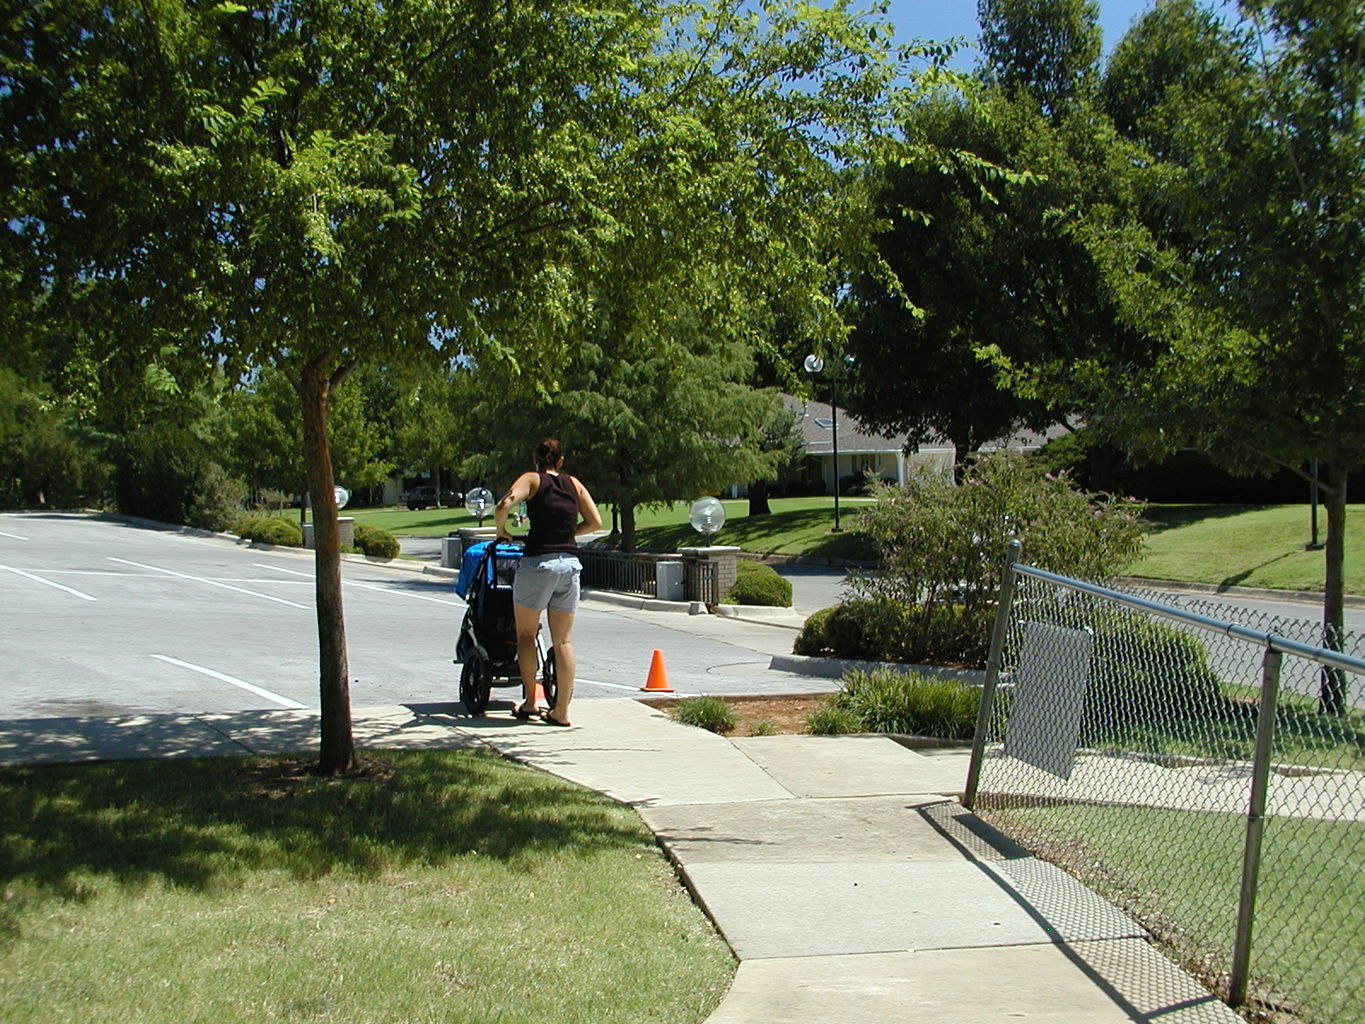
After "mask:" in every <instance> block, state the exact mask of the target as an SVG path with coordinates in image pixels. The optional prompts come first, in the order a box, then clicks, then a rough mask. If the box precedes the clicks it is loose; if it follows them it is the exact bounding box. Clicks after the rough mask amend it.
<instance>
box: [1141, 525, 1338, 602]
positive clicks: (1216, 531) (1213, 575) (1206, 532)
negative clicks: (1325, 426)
mask: <svg viewBox="0 0 1365 1024" xmlns="http://www.w3.org/2000/svg"><path fill="white" fill-rule="evenodd" d="M1148 518H1149V519H1150V520H1152V522H1153V525H1154V529H1153V531H1152V533H1151V534H1150V535H1149V536H1148V538H1147V545H1146V548H1147V549H1146V552H1145V554H1144V555H1143V557H1142V558H1141V559H1139V560H1138V561H1137V562H1136V563H1134V565H1133V566H1132V567H1131V568H1130V570H1129V572H1130V573H1131V574H1132V575H1135V576H1143V577H1147V578H1150V579H1163V580H1182V581H1188V582H1195V583H1213V584H1218V585H1223V586H1244V587H1267V588H1270V589H1275V590H1321V589H1322V588H1323V585H1324V583H1325V577H1326V572H1325V568H1324V560H1323V553H1322V552H1321V551H1309V550H1306V545H1307V544H1308V541H1309V539H1310V536H1311V533H1310V523H1309V510H1308V508H1307V507H1306V506H1304V505H1272V506H1268V507H1248V506H1243V505H1157V506H1153V507H1152V508H1151V509H1150V510H1149V511H1148ZM1326 529H1327V524H1326V518H1325V514H1324V513H1323V511H1322V510H1321V509H1319V511H1318V539H1319V541H1321V540H1322V538H1323V537H1324V536H1325V534H1326ZM1345 574H1346V592H1347V593H1350V594H1365V505H1349V506H1347V517H1346V555H1345Z"/></svg>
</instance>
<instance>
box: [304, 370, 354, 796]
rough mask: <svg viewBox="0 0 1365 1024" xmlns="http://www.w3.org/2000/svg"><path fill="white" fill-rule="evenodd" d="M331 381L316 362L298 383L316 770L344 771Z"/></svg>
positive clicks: (345, 697) (347, 702) (346, 733)
mask: <svg viewBox="0 0 1365 1024" xmlns="http://www.w3.org/2000/svg"><path fill="white" fill-rule="evenodd" d="M330 392H331V383H330V381H329V380H328V379H327V377H326V376H324V375H323V373H322V371H321V370H320V369H319V368H318V367H317V366H315V365H311V364H310V365H309V366H307V367H306V368H305V369H304V371H303V374H302V376H301V379H300V382H299V397H300V399H302V404H303V459H304V465H305V467H306V468H307V471H308V493H309V495H310V496H311V497H312V499H313V547H314V552H313V554H314V567H315V568H314V574H315V577H316V588H315V589H316V603H317V619H318V662H319V664H318V669H319V679H318V692H319V697H320V702H321V710H322V745H321V752H320V756H319V759H318V771H320V772H321V773H322V774H324V775H335V774H337V773H338V772H344V771H346V770H348V769H349V768H351V767H352V765H353V764H354V763H355V744H354V740H353V738H352V735H351V688H350V670H349V667H348V666H347V663H346V623H345V620H344V618H343V616H342V610H341V548H340V546H339V544H338V542H337V540H338V539H337V502H336V492H335V491H334V490H333V482H332V455H331V451H330V449H329V448H328V444H327V400H328V397H329V395H330Z"/></svg>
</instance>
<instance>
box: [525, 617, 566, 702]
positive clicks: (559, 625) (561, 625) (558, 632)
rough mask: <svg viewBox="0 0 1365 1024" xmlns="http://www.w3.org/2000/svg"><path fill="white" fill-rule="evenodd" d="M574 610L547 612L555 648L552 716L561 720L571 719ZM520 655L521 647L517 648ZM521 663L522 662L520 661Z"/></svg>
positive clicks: (551, 639)
mask: <svg viewBox="0 0 1365 1024" xmlns="http://www.w3.org/2000/svg"><path fill="white" fill-rule="evenodd" d="M573 615H574V613H573V612H557V611H555V610H554V609H553V608H551V609H549V610H548V611H546V613H545V618H546V620H547V621H548V622H549V624H550V643H551V644H553V645H554V649H555V685H556V687H557V692H556V694H555V706H554V707H553V708H551V709H550V717H551V718H554V719H556V720H557V721H560V722H568V720H569V701H570V700H571V699H572V698H573V677H574V670H575V668H576V667H577V666H576V664H575V662H574V654H573V635H572V634H573ZM517 653H518V656H520V653H521V648H520V647H518V648H517ZM518 664H520V662H518Z"/></svg>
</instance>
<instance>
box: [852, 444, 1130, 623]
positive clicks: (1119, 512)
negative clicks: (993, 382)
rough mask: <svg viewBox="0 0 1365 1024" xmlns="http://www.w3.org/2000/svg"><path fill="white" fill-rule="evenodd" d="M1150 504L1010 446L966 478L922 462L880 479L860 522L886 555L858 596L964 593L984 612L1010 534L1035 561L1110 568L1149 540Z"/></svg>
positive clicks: (1073, 571) (963, 598) (1086, 574)
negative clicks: (1094, 485) (885, 483)
mask: <svg viewBox="0 0 1365 1024" xmlns="http://www.w3.org/2000/svg"><path fill="white" fill-rule="evenodd" d="M1142 509H1143V506H1142V505H1141V503H1139V502H1135V501H1129V500H1122V499H1116V498H1112V497H1109V496H1106V495H1099V494H1088V493H1086V492H1084V491H1082V490H1080V489H1078V488H1077V487H1076V486H1075V485H1074V484H1073V483H1072V482H1071V481H1070V479H1069V478H1068V477H1066V476H1065V475H1053V474H1050V473H1047V472H1045V471H1044V469H1043V468H1042V467H1041V466H1040V465H1038V464H1036V463H1033V462H1030V461H1028V460H1026V459H1024V458H1022V457H1020V456H1017V455H1009V454H1005V453H1000V454H995V455H986V456H981V457H979V458H978V459H977V461H976V462H974V463H973V464H972V465H970V466H968V467H966V477H965V479H964V480H963V482H962V484H961V485H958V484H955V483H954V482H953V480H952V479H951V478H949V477H947V476H945V475H944V474H942V473H940V472H938V471H936V470H932V469H924V470H921V471H920V472H918V473H917V474H915V475H914V476H912V477H911V478H910V479H909V480H908V481H907V482H906V484H905V485H904V486H901V487H882V488H880V489H878V491H877V500H876V501H875V502H874V503H873V504H872V505H871V506H869V507H868V508H866V509H864V510H863V511H862V512H861V513H859V515H858V517H857V518H856V520H855V524H856V525H855V526H854V529H855V530H856V531H857V532H858V533H860V534H862V535H864V536H865V537H867V538H868V539H869V540H870V541H871V542H872V543H873V544H874V545H875V546H876V548H877V550H878V552H879V553H880V555H881V563H882V565H881V571H880V572H878V573H875V574H871V575H869V576H866V577H862V578H857V579H855V580H854V581H853V587H854V589H855V591H856V592H858V593H859V594H860V596H882V597H891V598H894V599H897V600H900V601H904V602H905V603H907V604H920V603H923V604H929V605H932V604H939V603H961V604H962V605H964V606H965V608H966V609H967V614H968V615H976V614H983V610H984V609H987V608H989V606H990V605H991V603H992V602H993V601H994V600H995V597H996V594H997V591H998V589H999V581H1000V567H1001V564H1002V560H1003V559H1004V555H1005V544H1006V543H1007V542H1008V541H1009V540H1011V539H1012V538H1016V537H1017V538H1019V539H1020V540H1022V541H1023V544H1024V558H1025V560H1026V561H1028V562H1029V563H1030V564H1031V565H1036V566H1038V567H1039V568H1043V569H1049V570H1051V571H1052V572H1056V573H1061V574H1063V575H1067V576H1078V577H1081V578H1083V579H1096V578H1103V577H1105V576H1108V575H1111V574H1113V573H1115V572H1117V571H1118V570H1119V569H1121V568H1122V567H1123V566H1125V565H1127V564H1128V563H1129V562H1131V561H1132V559H1133V558H1134V557H1136V555H1137V554H1138V552H1139V551H1140V550H1141V546H1142V534H1143V525H1142V521H1141V514H1142Z"/></svg>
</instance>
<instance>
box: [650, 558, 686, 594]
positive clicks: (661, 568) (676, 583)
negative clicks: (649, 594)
mask: <svg viewBox="0 0 1365 1024" xmlns="http://www.w3.org/2000/svg"><path fill="white" fill-rule="evenodd" d="M654 596H655V597H657V598H658V599H659V600H660V601H681V600H682V599H683V564H682V562H660V563H658V565H656V566H655V567H654Z"/></svg>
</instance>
